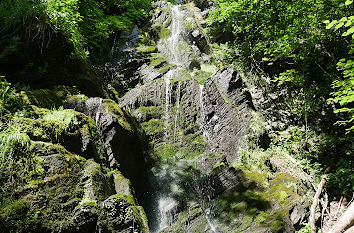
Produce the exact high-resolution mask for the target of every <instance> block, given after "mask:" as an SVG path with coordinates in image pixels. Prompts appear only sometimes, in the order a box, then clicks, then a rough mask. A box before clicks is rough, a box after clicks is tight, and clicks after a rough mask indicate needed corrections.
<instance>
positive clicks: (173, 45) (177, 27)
mask: <svg viewBox="0 0 354 233" xmlns="http://www.w3.org/2000/svg"><path fill="white" fill-rule="evenodd" d="M171 17H172V23H171V36H170V38H168V39H167V46H168V47H169V53H170V54H169V55H170V56H169V57H170V62H172V63H174V64H176V65H182V64H183V61H182V58H181V55H182V54H181V53H180V51H179V42H180V40H179V37H180V35H181V32H182V29H183V28H182V24H183V13H182V11H181V10H180V6H179V5H176V6H173V7H172V15H171Z"/></svg>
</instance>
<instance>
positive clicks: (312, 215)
mask: <svg viewBox="0 0 354 233" xmlns="http://www.w3.org/2000/svg"><path fill="white" fill-rule="evenodd" d="M326 180H327V175H323V176H322V179H321V182H320V184H319V185H318V188H317V191H316V194H315V196H314V198H313V203H312V205H311V209H310V219H309V222H310V227H311V233H316V217H315V215H316V207H317V205H318V202H319V198H320V195H321V192H322V189H323V187H324V185H325V184H326Z"/></svg>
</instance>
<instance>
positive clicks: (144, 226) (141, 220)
mask: <svg viewBox="0 0 354 233" xmlns="http://www.w3.org/2000/svg"><path fill="white" fill-rule="evenodd" d="M129 208H130V209H131V210H132V211H133V215H134V219H135V220H137V222H138V225H139V226H141V231H142V232H146V233H147V232H149V226H148V219H147V217H146V214H145V211H144V208H143V207H141V206H130V207H129Z"/></svg>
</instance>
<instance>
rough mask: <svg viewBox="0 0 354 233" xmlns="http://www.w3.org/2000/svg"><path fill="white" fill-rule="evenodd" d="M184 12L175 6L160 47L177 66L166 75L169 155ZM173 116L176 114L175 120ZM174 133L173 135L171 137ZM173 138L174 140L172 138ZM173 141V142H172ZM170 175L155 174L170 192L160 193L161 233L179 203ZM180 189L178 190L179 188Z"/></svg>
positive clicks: (175, 127) (166, 144)
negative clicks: (168, 29)
mask: <svg viewBox="0 0 354 233" xmlns="http://www.w3.org/2000/svg"><path fill="white" fill-rule="evenodd" d="M183 16H184V14H183V11H182V10H181V9H180V6H179V5H175V6H173V7H172V9H171V25H170V30H171V35H170V37H169V38H167V39H165V40H163V41H161V42H160V43H161V44H163V46H162V47H160V48H161V49H160V50H161V51H162V52H163V53H165V56H166V57H167V58H168V60H169V63H171V64H174V65H177V67H176V68H174V69H171V70H170V71H168V72H167V73H166V74H165V75H164V87H165V106H164V125H165V134H164V143H165V151H166V153H167V146H168V145H169V144H170V143H175V142H176V134H177V129H178V126H177V124H178V115H179V108H180V106H179V105H180V104H179V101H180V89H181V84H180V82H178V87H177V98H176V111H175V112H174V113H173V111H172V85H173V80H177V79H179V78H180V71H181V67H182V66H183V58H182V54H181V52H180V50H179V43H180V36H181V33H182V31H183ZM172 114H175V117H174V119H173V117H172ZM173 121H174V122H173ZM171 125H174V129H172V130H173V132H171ZM171 133H173V135H171ZM172 136H173V138H172ZM172 140H173V141H172ZM168 175H169V174H166V171H165V169H162V171H160V173H158V174H155V178H156V179H157V180H160V182H158V183H160V184H159V185H160V186H162V189H165V190H168V191H161V190H160V191H159V193H158V198H157V205H158V206H157V207H158V214H159V215H160V218H159V224H158V227H157V229H156V231H155V232H160V231H162V230H163V229H165V228H167V227H169V226H170V225H171V224H172V221H173V215H174V211H175V209H176V207H177V206H178V201H176V200H175V199H174V198H173V196H172V195H171V193H170V189H171V186H172V185H173V184H172V183H170V182H167V183H166V182H164V179H165V178H166V177H167V176H168ZM177 189H178V188H177Z"/></svg>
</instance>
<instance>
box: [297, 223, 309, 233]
mask: <svg viewBox="0 0 354 233" xmlns="http://www.w3.org/2000/svg"><path fill="white" fill-rule="evenodd" d="M302 225H303V227H301V229H300V230H298V231H296V233H311V227H310V224H302Z"/></svg>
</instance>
